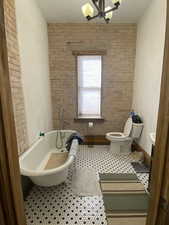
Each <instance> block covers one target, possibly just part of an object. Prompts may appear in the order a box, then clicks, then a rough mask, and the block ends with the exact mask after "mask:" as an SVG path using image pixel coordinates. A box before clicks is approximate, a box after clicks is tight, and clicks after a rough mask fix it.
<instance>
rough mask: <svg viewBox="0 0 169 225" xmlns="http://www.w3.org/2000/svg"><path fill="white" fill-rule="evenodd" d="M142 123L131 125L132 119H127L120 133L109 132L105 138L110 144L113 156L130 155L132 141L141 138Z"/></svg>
mask: <svg viewBox="0 0 169 225" xmlns="http://www.w3.org/2000/svg"><path fill="white" fill-rule="evenodd" d="M142 130H143V123H133V121H132V118H131V117H130V118H128V120H127V121H126V124H125V126H124V130H123V133H122V132H110V133H107V134H106V138H107V139H108V140H109V141H110V142H111V144H110V151H111V152H112V153H114V154H122V153H130V152H131V144H132V142H133V140H135V139H138V138H139V137H140V136H141V132H142Z"/></svg>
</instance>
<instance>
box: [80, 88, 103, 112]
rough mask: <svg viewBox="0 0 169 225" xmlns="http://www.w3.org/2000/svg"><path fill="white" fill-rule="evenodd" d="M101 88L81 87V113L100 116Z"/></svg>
mask: <svg viewBox="0 0 169 225" xmlns="http://www.w3.org/2000/svg"><path fill="white" fill-rule="evenodd" d="M100 101H101V91H100V89H99V88H98V89H81V88H80V89H79V109H78V111H79V115H85V116H100Z"/></svg>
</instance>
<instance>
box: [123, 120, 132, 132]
mask: <svg viewBox="0 0 169 225" xmlns="http://www.w3.org/2000/svg"><path fill="white" fill-rule="evenodd" d="M132 126H133V122H132V118H128V120H127V121H126V124H125V126H124V132H123V133H124V135H125V136H129V135H130V133H131V130H132Z"/></svg>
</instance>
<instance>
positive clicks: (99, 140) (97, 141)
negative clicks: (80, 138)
mask: <svg viewBox="0 0 169 225" xmlns="http://www.w3.org/2000/svg"><path fill="white" fill-rule="evenodd" d="M84 144H85V145H109V144H110V142H109V141H108V140H107V139H106V138H105V136H104V135H86V136H85V138H84Z"/></svg>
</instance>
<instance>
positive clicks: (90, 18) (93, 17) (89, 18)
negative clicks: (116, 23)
mask: <svg viewBox="0 0 169 225" xmlns="http://www.w3.org/2000/svg"><path fill="white" fill-rule="evenodd" d="M97 17H99V14H97V15H95V16H92V17H91V16H90V17H88V18H87V19H88V20H92V19H95V18H97Z"/></svg>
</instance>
